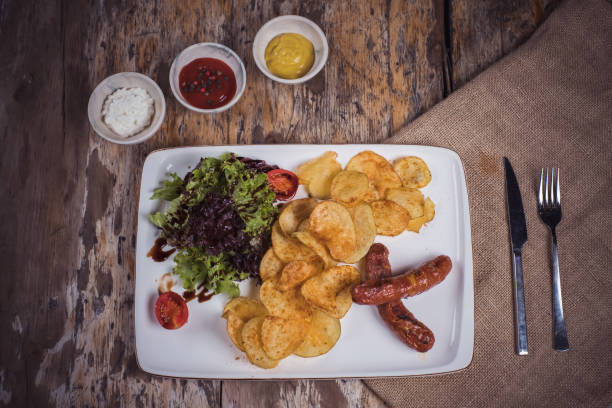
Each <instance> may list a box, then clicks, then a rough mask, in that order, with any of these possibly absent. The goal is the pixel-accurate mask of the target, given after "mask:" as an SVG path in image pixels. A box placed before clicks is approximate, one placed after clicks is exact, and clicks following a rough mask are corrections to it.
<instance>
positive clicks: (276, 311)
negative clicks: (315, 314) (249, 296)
mask: <svg viewBox="0 0 612 408" xmlns="http://www.w3.org/2000/svg"><path fill="white" fill-rule="evenodd" d="M277 285H278V279H271V280H267V281H265V282H264V283H263V284H262V285H261V288H260V289H259V298H260V299H261V303H263V304H264V306H265V307H266V309H268V313H269V314H271V315H272V316H278V317H282V318H284V319H304V320H308V321H310V317H311V316H312V308H311V307H310V305H309V304H308V302H306V299H304V297H303V296H302V294H301V292H300V288H294V289H290V290H287V291H285V292H282V291H280V290H279V289H278V287H277Z"/></svg>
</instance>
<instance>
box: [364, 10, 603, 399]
mask: <svg viewBox="0 0 612 408" xmlns="http://www.w3.org/2000/svg"><path fill="white" fill-rule="evenodd" d="M388 142H389V143H405V144H423V145H434V146H442V147H446V148H450V149H452V150H455V151H456V152H457V153H458V154H459V156H460V157H461V160H462V161H463V165H464V168H465V174H466V178H467V185H468V195H469V201H470V216H471V224H472V240H473V241H472V244H473V255H474V290H475V299H474V302H475V345H474V356H473V359H472V363H471V365H470V366H469V367H467V368H466V369H465V370H462V371H460V372H456V373H451V374H446V375H434V376H423V377H406V378H392V379H370V380H365V381H366V383H367V384H368V385H369V386H370V387H371V388H372V389H373V390H374V391H375V392H376V393H377V394H378V395H379V396H380V397H382V398H383V399H384V400H385V401H386V402H387V403H388V404H389V405H391V406H393V407H430V408H432V407H474V406H478V407H481V406H484V407H497V406H502V407H540V406H550V407H581V406H588V407H599V406H600V407H609V406H611V404H612V285H611V284H610V280H612V265H611V263H612V257H611V253H612V239H611V236H612V208H611V207H612V205H611V203H612V170H611V168H612V167H611V166H612V5H611V4H610V3H609V2H607V1H605V0H586V1H580V0H574V1H568V2H566V3H563V4H561V5H560V6H559V7H558V8H557V10H556V11H555V12H553V13H552V14H551V16H550V17H549V18H548V19H547V20H546V21H545V22H544V23H543V24H542V26H541V27H540V28H539V29H538V30H537V31H536V33H535V34H534V35H533V36H532V37H531V38H530V39H529V40H528V41H527V42H526V43H525V44H524V45H522V46H521V47H520V48H519V49H518V50H516V51H515V52H514V53H512V54H510V55H509V56H507V57H505V58H503V59H502V60H501V61H499V62H497V63H496V64H495V65H493V66H492V67H491V68H489V69H487V70H486V71H485V72H483V73H482V74H481V75H479V76H478V77H477V78H475V79H474V80H473V81H471V82H470V83H468V84H466V85H465V86H464V87H463V88H461V89H459V90H458V91H456V92H455V93H454V94H452V95H451V96H450V97H449V98H448V99H446V100H444V101H443V102H442V103H440V104H439V105H437V106H436V107H434V108H433V109H432V110H431V111H429V112H428V113H426V114H424V115H423V116H422V117H420V118H419V119H417V120H416V121H415V122H413V123H412V124H410V125H409V126H407V127H406V128H404V129H402V130H401V131H399V132H398V134H397V135H395V136H394V137H393V138H391V139H390V140H389V141H388ZM503 156H507V157H508V158H509V159H510V161H511V163H512V165H513V167H514V170H515V172H516V174H517V178H518V181H519V184H520V188H521V192H522V196H523V205H524V207H525V213H526V217H527V230H528V236H529V240H528V242H527V244H526V245H525V246H524V248H523V267H524V278H525V299H526V307H527V328H528V335H529V355H527V356H518V355H516V354H515V352H514V348H515V347H514V317H513V299H512V272H511V270H512V267H511V257H510V248H509V239H508V224H507V217H506V209H505V190H504V169H503ZM541 167H560V169H561V171H560V174H561V177H560V180H561V198H562V205H563V220H562V221H561V224H560V225H559V227H558V229H557V234H558V239H559V257H560V268H561V285H562V290H563V306H564V310H565V317H566V323H567V331H568V337H569V343H570V350H569V351H567V352H557V351H554V350H553V348H552V312H551V308H552V305H551V264H550V234H549V231H548V229H547V227H546V226H545V225H544V224H542V223H541V222H540V219H539V217H538V215H537V211H536V192H537V186H538V178H539V171H540V168H541ZM434 176H435V175H434ZM424 323H425V324H426V323H427V322H424ZM430 352H435V348H434V349H433V350H432V351H430Z"/></svg>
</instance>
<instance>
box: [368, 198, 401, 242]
mask: <svg viewBox="0 0 612 408" xmlns="http://www.w3.org/2000/svg"><path fill="white" fill-rule="evenodd" d="M370 205H371V207H372V212H373V213H374V222H375V223H376V233H377V234H379V235H388V236H392V237H393V236H396V235H399V234H401V233H402V231H404V230H405V229H406V228H407V227H408V223H409V222H410V215H408V211H406V210H405V209H404V207H402V206H400V205H399V204H396V203H394V202H393V201H389V200H378V201H374V202H373V203H372V204H370Z"/></svg>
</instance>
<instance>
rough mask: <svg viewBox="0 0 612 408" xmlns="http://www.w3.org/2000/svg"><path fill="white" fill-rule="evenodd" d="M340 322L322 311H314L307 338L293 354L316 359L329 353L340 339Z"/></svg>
mask: <svg viewBox="0 0 612 408" xmlns="http://www.w3.org/2000/svg"><path fill="white" fill-rule="evenodd" d="M340 332H341V328H340V320H339V319H338V318H335V317H332V316H330V315H328V314H326V313H324V312H322V311H320V310H314V311H313V313H312V320H311V322H310V325H309V326H308V332H307V333H306V337H305V338H304V341H303V342H302V344H300V346H299V347H298V348H297V349H296V350H295V351H294V352H293V354H295V355H297V356H300V357H316V356H320V355H322V354H325V353H327V352H328V351H329V350H331V348H332V347H334V345H335V344H336V342H337V341H338V339H339V338H340Z"/></svg>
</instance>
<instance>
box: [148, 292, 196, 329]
mask: <svg viewBox="0 0 612 408" xmlns="http://www.w3.org/2000/svg"><path fill="white" fill-rule="evenodd" d="M155 317H157V321H158V322H159V324H161V325H162V326H163V327H164V328H165V329H169V330H173V329H178V328H180V327H182V326H183V325H184V324H185V323H186V322H187V317H189V310H188V309H187V303H185V300H184V299H183V298H182V297H181V295H179V294H177V293H174V292H165V293H162V294H161V295H159V298H157V302H155Z"/></svg>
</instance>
